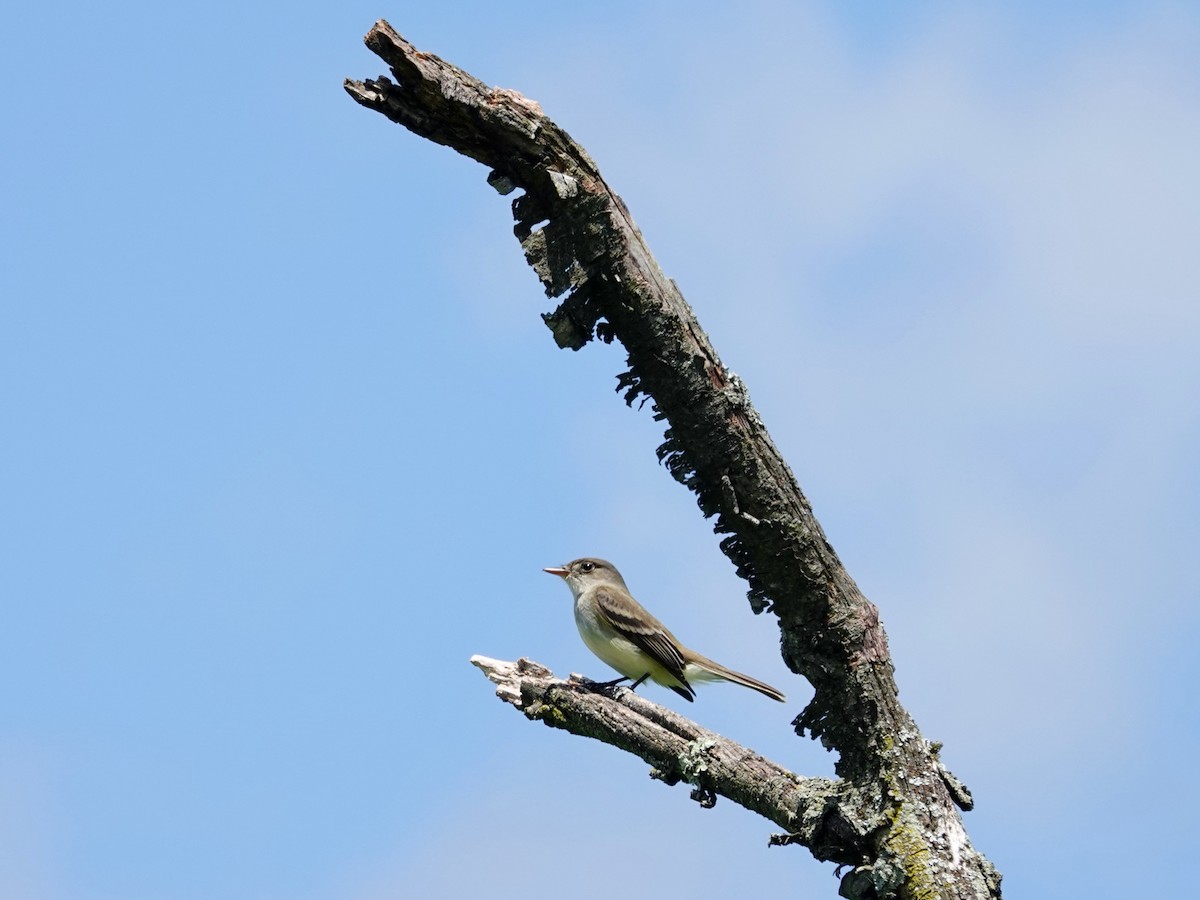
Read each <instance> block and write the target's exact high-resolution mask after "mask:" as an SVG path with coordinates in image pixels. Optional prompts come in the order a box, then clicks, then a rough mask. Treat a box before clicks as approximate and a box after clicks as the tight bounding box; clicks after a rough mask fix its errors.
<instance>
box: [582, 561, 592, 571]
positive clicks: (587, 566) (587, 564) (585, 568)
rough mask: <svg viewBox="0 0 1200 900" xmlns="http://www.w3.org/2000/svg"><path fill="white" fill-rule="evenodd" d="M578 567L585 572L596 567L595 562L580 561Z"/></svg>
mask: <svg viewBox="0 0 1200 900" xmlns="http://www.w3.org/2000/svg"><path fill="white" fill-rule="evenodd" d="M579 568H580V569H582V570H583V571H585V572H590V571H592V569H594V568H596V564H595V563H590V562H585V563H580V564H579Z"/></svg>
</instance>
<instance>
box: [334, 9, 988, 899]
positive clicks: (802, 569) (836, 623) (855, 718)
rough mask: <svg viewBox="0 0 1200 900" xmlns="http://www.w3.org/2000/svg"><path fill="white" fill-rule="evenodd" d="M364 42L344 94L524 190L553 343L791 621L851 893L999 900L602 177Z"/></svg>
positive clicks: (757, 423)
mask: <svg viewBox="0 0 1200 900" xmlns="http://www.w3.org/2000/svg"><path fill="white" fill-rule="evenodd" d="M366 43H367V46H368V47H370V48H371V50H373V51H374V52H375V53H376V54H378V55H379V56H380V57H381V58H382V59H383V60H384V61H385V62H386V63H387V64H388V65H389V67H390V69H391V73H392V78H378V79H374V80H367V81H349V80H348V81H347V82H346V84H345V87H346V91H347V92H348V93H349V94H350V95H351V96H352V97H353V98H354V99H355V100H356V101H357V102H358V103H360V104H362V105H363V106H366V107H368V108H370V109H373V110H376V111H378V112H380V113H382V114H383V115H385V116H387V117H388V118H389V119H391V120H392V121H395V122H397V123H399V124H401V125H403V126H404V127H405V128H407V129H409V130H410V131H412V132H414V133H415V134H418V135H420V136H422V137H425V138H428V139H430V140H432V141H435V142H437V143H440V144H445V145H447V146H449V147H451V148H453V149H454V150H456V151H458V152H459V153H462V154H464V155H466V156H469V157H471V158H472V159H475V160H478V161H479V162H481V163H483V164H484V165H486V166H488V167H489V168H490V169H491V170H492V171H491V174H490V175H489V176H488V181H489V183H490V184H492V186H493V187H495V188H496V189H497V190H499V191H500V192H501V193H508V192H510V191H511V190H513V189H517V188H519V189H521V190H522V191H523V192H524V193H523V194H522V195H521V196H520V197H519V198H518V199H517V200H515V201H514V202H513V214H514V217H515V219H516V223H517V224H516V226H515V228H514V231H515V233H516V235H517V238H518V239H519V240H520V242H521V245H522V247H523V249H524V251H525V256H526V259H527V260H528V261H529V264H530V265H531V266H532V267H533V269H534V271H535V272H536V273H537V275H538V277H539V278H540V279H541V281H542V283H543V284H544V286H545V289H546V293H547V295H549V296H551V297H562V298H564V299H563V300H562V302H561V303H560V304H559V306H558V308H557V309H555V310H554V311H553V312H551V313H547V314H544V315H543V318H544V319H545V321H546V324H547V325H548V326H549V327H550V329H551V331H552V332H553V335H554V339H555V341H556V342H557V343H558V344H559V346H562V347H570V348H572V349H576V350H577V349H580V348H581V347H583V346H584V345H585V344H587V343H588V341H590V340H591V339H592V338H593V337H594V336H598V337H600V338H601V339H602V340H605V341H611V340H613V339H617V340H619V341H620V342H621V344H622V345H623V346H624V347H625V349H626V351H627V353H628V366H629V367H628V370H627V371H626V372H624V373H622V374H621V375H620V376H619V377H618V389H619V390H623V391H624V396H625V400H626V402H627V403H632V402H633V401H634V400H636V399H637V398H638V397H639V396H643V395H644V396H646V397H648V398H650V400H651V401H652V402H653V408H654V411H655V414H656V417H658V418H660V419H665V420H666V422H667V423H668V428H667V430H666V434H665V440H664V442H663V444H662V446H660V447H659V448H658V456H659V459H660V460H661V461H662V462H663V463H664V464H665V465H666V467H667V469H668V471H670V473H671V474H672V475H673V476H674V477H675V478H676V479H677V480H678V481H680V482H681V483H682V484H684V485H685V486H686V487H688V488H689V489H690V490H692V491H693V492H694V493H695V494H696V497H697V502H698V504H699V506H700V509H701V511H702V512H703V513H704V515H705V516H706V517H712V518H714V530H715V531H717V532H718V533H720V534H724V535H726V537H725V538H724V539H723V540H722V542H721V549H722V550H723V552H724V553H725V554H726V555H727V556H728V557H729V558H730V560H731V561H732V562H733V563H734V565H735V566H736V568H737V572H738V574H739V575H741V576H742V577H743V578H745V579H746V581H747V582H748V584H749V597H750V602H751V605H752V606H753V608H754V609H755V611H756V612H762V611H764V610H768V609H769V610H771V611H772V612H774V613H775V615H776V616H777V617H778V620H779V627H780V644H781V651H782V654H783V658H784V661H785V662H786V663H787V665H788V666H789V668H791V669H792V671H794V672H796V673H799V674H801V675H803V676H804V677H805V678H807V679H808V680H809V682H811V684H812V686H813V688H814V692H815V693H814V697H813V699H812V701H811V702H810V703H809V705H808V707H807V708H806V709H805V710H804V711H803V712H802V713H801V714H800V715H799V716H798V717H797V719H796V722H795V725H796V729H797V732H798V733H800V734H804V733H806V732H807V733H808V734H810V735H812V736H813V737H816V738H820V739H821V741H822V743H823V744H824V745H825V746H827V747H829V748H831V749H834V750H836V751H837V752H838V761H837V773H838V775H839V776H840V777H841V778H842V780H843V781H844V782H846V784H847V785H850V786H852V787H853V790H854V792H855V795H856V797H857V800H858V808H859V810H860V811H861V814H862V815H863V816H864V818H862V819H861V820H860V821H859V822H858V823H857V824H858V826H860V827H859V828H857V829H852V830H854V831H857V832H858V833H861V834H863V835H864V839H863V840H862V841H861V844H860V846H859V847H858V848H857V850H858V851H859V852H861V857H860V858H859V859H858V860H856V862H862V863H863V864H862V865H861V866H859V867H858V868H857V869H856V871H855V872H852V873H851V875H849V876H847V878H846V879H844V880H843V884H842V891H843V893H844V894H845V895H846V896H861V897H868V896H890V895H893V894H895V895H898V896H900V897H905V898H908V897H911V898H917V897H921V898H927V897H934V896H946V897H963V898H966V897H998V896H999V894H1000V889H999V882H1000V877H999V874H998V873H997V872H996V870H995V869H994V868H993V867H992V865H991V864H990V863H989V862H988V860H987V859H986V858H985V857H983V856H982V854H979V853H978V852H977V851H976V850H975V849H974V848H973V847H972V845H971V843H970V840H969V839H968V838H967V835H966V832H965V831H964V829H963V827H962V822H961V819H960V817H959V814H958V807H957V806H956V801H957V802H961V803H963V805H965V804H966V798H967V797H969V795H967V794H966V792H965V788H962V786H961V784H960V783H959V782H958V781H957V780H956V779H953V777H952V776H950V775H949V773H947V772H946V770H945V768H944V766H943V765H942V763H941V761H940V760H939V758H938V754H937V751H936V749H935V747H934V745H931V744H930V743H929V742H928V741H926V740H925V739H924V738H923V737H922V736H921V733H920V731H919V730H918V728H917V726H916V724H915V723H914V722H913V720H912V718H911V716H910V715H909V714H908V712H907V711H906V710H905V709H904V708H903V707H902V706H901V705H900V702H899V699H898V696H897V689H896V685H895V681H894V680H893V671H892V662H891V657H890V655H889V652H888V645H887V637H886V635H885V633H884V630H883V627H882V625H881V624H880V621H879V615H878V611H877V609H876V607H875V606H874V605H873V604H872V603H870V602H869V601H868V600H867V599H866V598H865V597H864V596H863V595H862V593H861V592H860V591H859V589H858V586H857V585H856V584H855V583H854V581H853V579H852V578H851V577H850V575H849V574H848V573H847V572H846V570H845V568H844V567H843V566H842V564H841V561H840V560H839V559H838V557H837V554H836V553H834V551H833V548H832V547H831V546H830V545H829V542H828V541H827V540H826V539H825V535H824V533H823V531H822V530H821V527H820V525H819V524H818V522H817V520H816V518H815V517H814V516H813V513H812V509H811V508H810V506H809V503H808V501H807V499H806V498H805V497H804V495H803V493H802V492H801V490H800V488H799V486H798V484H797V483H796V479H795V477H794V475H793V474H792V472H791V470H790V469H789V467H788V465H787V463H786V462H785V461H784V460H783V458H782V456H781V455H780V454H779V452H778V450H777V449H776V447H775V445H774V443H773V442H772V441H771V439H770V436H769V435H768V434H767V431H766V428H765V427H764V425H763V423H762V420H761V419H760V418H759V415H758V413H757V412H756V411H755V409H754V407H753V406H752V405H751V403H750V398H749V394H748V393H747V390H746V387H745V385H744V384H743V383H742V382H741V380H740V379H739V378H738V377H737V376H736V375H735V374H734V373H733V372H731V371H729V370H728V369H726V368H725V367H724V365H722V363H721V361H720V359H719V358H718V356H717V353H716V350H715V349H714V348H713V346H712V345H711V343H710V342H709V339H708V336H707V335H706V334H705V333H704V331H703V330H702V329H701V328H700V325H699V323H698V322H697V320H696V317H695V314H694V313H693V312H692V309H691V307H690V306H688V304H687V302H686V301H685V300H684V299H683V296H682V295H681V294H680V292H679V290H678V288H677V287H676V286H675V283H674V282H673V281H671V280H670V279H668V278H667V277H666V276H665V275H664V274H663V273H662V271H661V270H660V269H659V267H658V264H657V263H656V262H655V260H654V258H653V256H652V255H651V254H650V251H649V249H648V248H647V247H646V244H645V242H644V241H643V239H642V235H641V233H640V231H639V230H638V228H637V226H636V225H635V224H634V222H633V220H632V218H631V217H630V215H629V212H628V210H627V209H626V207H625V205H624V203H623V202H622V201H621V199H620V198H619V197H618V196H617V195H616V194H615V193H614V192H612V191H611V190H610V189H609V187H608V185H607V184H605V182H604V179H603V178H602V177H601V175H600V172H599V170H598V168H597V167H596V165H595V163H594V162H593V161H592V160H591V158H590V157H589V156H588V154H587V153H586V152H585V151H584V149H583V148H582V147H580V146H579V145H578V144H577V143H575V141H573V140H572V139H571V137H570V136H569V135H568V134H567V133H566V132H565V131H563V130H562V129H561V128H559V127H558V126H557V125H555V124H554V123H553V122H552V121H551V120H550V119H548V118H547V117H546V116H545V115H544V114H543V113H542V110H541V108H540V107H539V106H538V104H537V103H534V102H532V101H530V100H527V99H525V98H524V97H522V96H521V95H520V94H517V93H516V92H515V91H510V90H504V89H500V88H491V87H488V86H487V85H485V84H483V83H482V82H480V81H478V80H477V79H475V78H473V77H472V76H470V75H468V74H467V73H466V72H464V71H462V70H461V69H458V68H456V67H455V66H452V65H450V64H449V63H447V62H445V61H443V60H441V59H439V58H438V57H436V56H433V55H431V54H426V53H422V52H420V51H418V50H416V48H414V47H413V46H412V45H411V44H409V43H408V42H407V41H405V40H404V39H403V38H402V37H401V36H400V35H399V34H397V33H396V32H395V31H394V30H393V29H392V28H391V26H390V25H388V24H387V23H386V22H382V21H381V22H379V23H377V24H376V25H375V27H374V28H372V29H371V31H370V33H368V35H367V37H366ZM393 78H394V79H395V80H392V79H393ZM560 693H561V692H560ZM560 693H555V694H554V697H555V698H556V699H557V698H558V697H559V696H560ZM588 710H590V712H589V711H588ZM578 714H579V715H580V716H584V717H586V716H588V715H593V714H594V715H596V716H598V715H599V711H598V710H597V709H593V708H592V707H586V708H581V709H580V711H579V713H578ZM543 721H545V719H543ZM693 727H696V728H698V726H693ZM579 733H586V731H584V730H583V726H581V730H580V732H579ZM593 736H594V735H593ZM627 749H629V748H627ZM655 765H657V763H655ZM798 842H803V841H802V840H801V841H798ZM823 858H833V857H823Z"/></svg>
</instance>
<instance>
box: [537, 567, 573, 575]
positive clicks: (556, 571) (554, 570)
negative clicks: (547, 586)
mask: <svg viewBox="0 0 1200 900" xmlns="http://www.w3.org/2000/svg"><path fill="white" fill-rule="evenodd" d="M542 571H543V572H549V573H550V574H551V575H557V576H558V577H559V578H566V577H567V570H566V568H564V567H563V566H548V567H547V568H545V569H542Z"/></svg>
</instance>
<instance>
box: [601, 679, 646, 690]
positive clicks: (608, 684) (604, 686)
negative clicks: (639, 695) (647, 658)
mask: <svg viewBox="0 0 1200 900" xmlns="http://www.w3.org/2000/svg"><path fill="white" fill-rule="evenodd" d="M643 677H644V676H643ZM628 680H629V676H628V675H625V676H622V677H621V678H614V679H613V680H612V681H593V682H592V684H591V686H592V687H593V688H595V689H596V690H598V691H611V690H612V689H613V688H615V687H616V686H617V685H618V684H620V683H621V682H623V681H628ZM638 684H641V682H640V681H639V682H638ZM636 686H637V685H634V687H636Z"/></svg>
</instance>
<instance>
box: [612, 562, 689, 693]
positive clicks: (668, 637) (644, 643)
mask: <svg viewBox="0 0 1200 900" xmlns="http://www.w3.org/2000/svg"><path fill="white" fill-rule="evenodd" d="M596 606H597V607H599V609H600V613H601V615H603V616H604V618H606V619H608V623H609V624H610V625H612V627H613V629H614V630H615V631H616V632H617V633H618V634H620V635H621V636H622V637H624V638H627V639H628V640H629V641H631V642H633V643H634V644H636V645H637V646H638V647H639V648H641V649H642V650H643V651H644V652H645V653H647V654H648V655H649V656H651V657H652V658H653V659H654V660H655V661H656V662H657V663H658V664H659V665H661V666H662V667H663V668H664V669H666V670H667V671H668V672H670V673H671V674H672V675H674V676H675V677H676V678H678V679H679V681H680V682H681V683H682V684H684V685H687V683H688V682H687V678H686V677H685V676H684V673H683V669H684V666H685V665H686V663H685V661H684V659H683V654H682V653H680V652H679V644H678V643H677V642H676V641H675V638H674V637H673V636H672V634H671V632H669V631H667V629H666V627H664V626H663V624H662V622H660V621H658V619H656V618H654V616H652V615H650V613H648V612H646V610H645V609H644V608H643V607H642V606H641V604H639V603H638V602H637V601H636V600H634V599H633V597H631V596H629V594H626V593H625V592H624V591H620V590H616V589H614V588H610V587H607V586H604V585H601V586H600V587H598V588H596ZM689 687H690V685H689Z"/></svg>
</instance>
